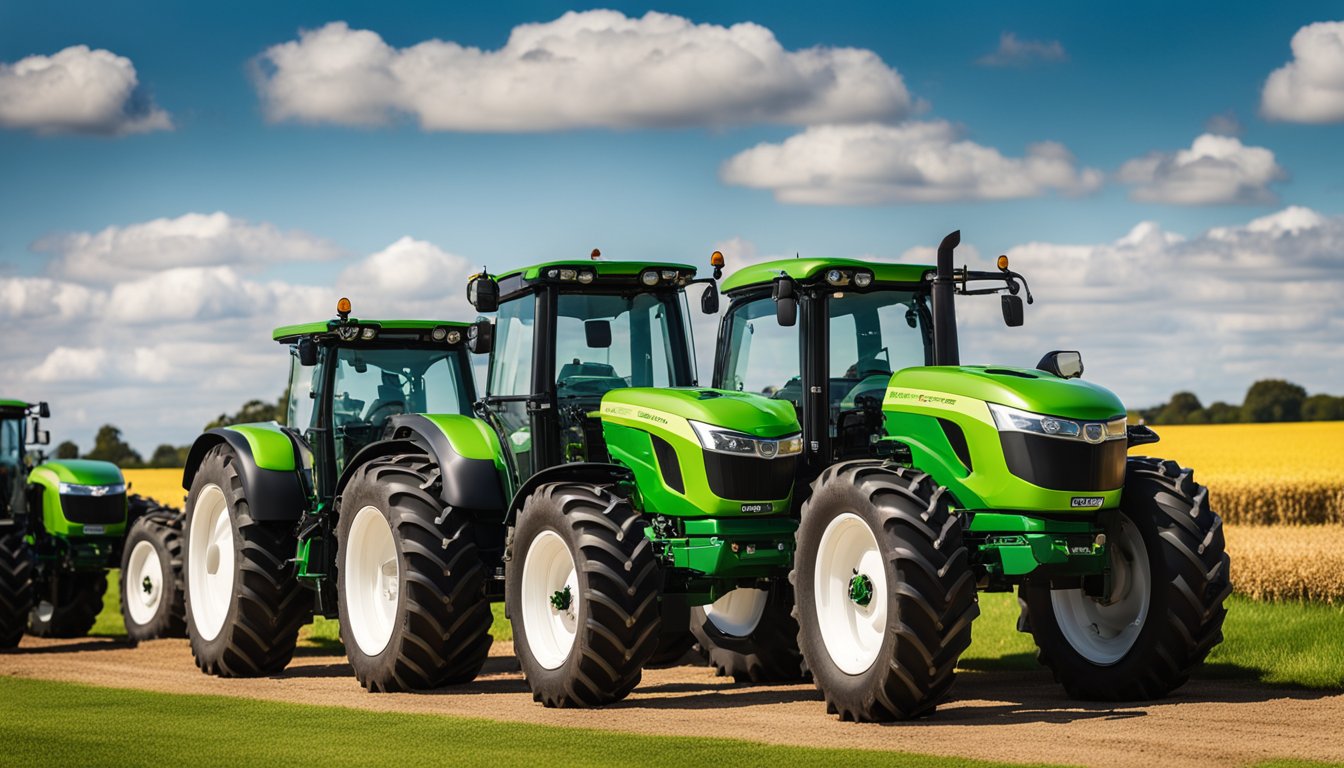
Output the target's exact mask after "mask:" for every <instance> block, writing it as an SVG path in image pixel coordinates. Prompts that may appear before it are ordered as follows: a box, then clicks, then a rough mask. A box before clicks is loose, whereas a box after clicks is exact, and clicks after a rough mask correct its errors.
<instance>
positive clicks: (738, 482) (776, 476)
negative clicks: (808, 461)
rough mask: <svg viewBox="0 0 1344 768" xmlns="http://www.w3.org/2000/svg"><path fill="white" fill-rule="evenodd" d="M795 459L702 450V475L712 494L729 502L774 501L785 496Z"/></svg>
mask: <svg viewBox="0 0 1344 768" xmlns="http://www.w3.org/2000/svg"><path fill="white" fill-rule="evenodd" d="M797 469H798V458H797V457H796V456H792V457H788V458H775V459H761V458H757V457H755V456H731V455H729V454H725V453H714V452H710V451H706V452H705V474H706V475H707V476H708V479H709V490H711V491H713V492H714V495H715V496H718V497H720V498H723V499H731V500H733V501H775V500H777V499H785V498H788V496H789V493H790V491H792V490H793V479H794V475H795V474H796V473H797Z"/></svg>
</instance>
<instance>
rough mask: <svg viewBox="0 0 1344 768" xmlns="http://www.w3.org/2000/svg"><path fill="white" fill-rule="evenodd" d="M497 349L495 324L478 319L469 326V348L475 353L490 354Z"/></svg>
mask: <svg viewBox="0 0 1344 768" xmlns="http://www.w3.org/2000/svg"><path fill="white" fill-rule="evenodd" d="M494 349H495V324H494V323H492V322H490V321H489V320H477V321H476V322H474V323H472V324H471V327H469V328H467V350H468V351H470V352H471V353H472V354H473V355H488V354H490V353H491V352H493V351H494Z"/></svg>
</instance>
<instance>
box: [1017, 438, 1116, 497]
mask: <svg viewBox="0 0 1344 768" xmlns="http://www.w3.org/2000/svg"><path fill="white" fill-rule="evenodd" d="M999 439H1000V440H1001V441H1002V442H1003V457H1004V459H1005V460H1006V461H1007V463H1008V471H1009V472H1012V473H1013V474H1014V475H1017V476H1018V477H1020V478H1022V479H1023V480H1026V481H1027V482H1028V483H1031V484H1032V485H1039V486H1040V487H1042V488H1049V489H1050V490H1052V491H1087V492H1100V491H1113V490H1115V489H1116V488H1119V487H1121V486H1122V485H1124V484H1125V451H1126V449H1127V448H1128V446H1129V444H1128V442H1126V441H1124V440H1107V441H1106V442H1104V443H1098V444H1096V445H1089V444H1087V443H1084V442H1081V441H1079V440H1060V439H1059V438H1055V437H1045V436H1043V435H1029V434H1026V433H1025V432H1000V433H999Z"/></svg>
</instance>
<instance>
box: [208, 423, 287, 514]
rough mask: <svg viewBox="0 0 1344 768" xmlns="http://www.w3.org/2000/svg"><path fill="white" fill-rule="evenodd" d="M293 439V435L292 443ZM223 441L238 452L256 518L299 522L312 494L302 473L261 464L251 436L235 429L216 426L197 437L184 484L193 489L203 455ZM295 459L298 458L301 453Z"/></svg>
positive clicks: (239, 469) (243, 477) (248, 495)
mask: <svg viewBox="0 0 1344 768" xmlns="http://www.w3.org/2000/svg"><path fill="white" fill-rule="evenodd" d="M293 441H294V438H293V437H290V443H291V446H292V444H293ZM220 443H225V444H227V445H228V446H229V447H230V448H232V449H233V452H234V453H236V454H238V458H239V459H240V461H239V462H238V476H239V478H240V479H241V480H242V481H243V494H244V495H246V496H247V501H248V505H249V507H250V508H251V511H252V516H253V517H254V518H256V519H257V520H260V521H262V522H295V521H297V520H298V519H299V518H300V517H302V516H303V513H304V512H305V511H307V509H308V495H307V494H306V493H304V490H303V481H302V480H301V479H300V478H299V473H298V472H297V471H295V472H280V471H277V470H273V469H262V468H261V467H258V466H257V462H256V459H254V458H253V457H252V447H251V446H250V445H248V444H247V438H245V437H243V436H242V435H241V434H239V433H237V432H234V431H233V430H231V429H223V428H220V429H212V430H210V431H209V432H206V433H205V434H203V435H201V436H200V437H198V438H196V443H195V444H194V445H192V446H191V452H190V453H189V454H188V456H187V466H186V467H185V468H184V469H183V470H182V487H183V488H186V489H188V490H190V489H191V481H192V479H194V478H195V477H196V470H197V469H199V468H200V466H201V459H203V458H205V454H206V452H207V451H209V450H210V449H211V448H213V447H215V446H216V445H219V444H220ZM295 461H296V462H297V461H298V456H297V455H296V456H295Z"/></svg>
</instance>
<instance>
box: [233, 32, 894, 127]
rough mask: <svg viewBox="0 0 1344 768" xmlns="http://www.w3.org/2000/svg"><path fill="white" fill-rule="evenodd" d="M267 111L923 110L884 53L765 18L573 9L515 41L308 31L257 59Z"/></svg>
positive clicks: (491, 122)
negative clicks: (785, 32)
mask: <svg viewBox="0 0 1344 768" xmlns="http://www.w3.org/2000/svg"><path fill="white" fill-rule="evenodd" d="M255 64H256V67H255V70H256V74H255V80H256V84H257V89H258V91H259V93H260V95H261V99H262V103H263V106H264V108H265V111H266V115H267V117H269V118H270V119H271V120H274V121H284V120H295V121H300V122H310V123H338V124H344V125H360V126H370V125H382V124H386V123H388V122H390V121H392V120H393V119H395V118H396V117H397V116H401V115H409V116H411V117H413V118H414V119H416V120H417V121H418V122H419V124H420V126H421V127H422V128H423V129H425V130H429V131H478V132H492V131H506V132H526V131H551V130H565V129H574V128H592V127H604V128H637V127H667V126H687V125H732V124H743V123H784V124H813V123H819V122H831V123H845V122H860V121H868V120H891V119H898V118H900V117H902V116H904V115H906V114H909V113H910V112H911V111H912V109H913V108H914V107H915V105H914V104H913V102H912V100H911V97H910V94H909V92H908V91H907V89H906V86H905V82H904V81H903V80H902V78H901V76H900V74H898V73H897V72H896V70H894V69H893V68H891V67H890V66H888V65H887V64H885V63H884V62H883V61H882V59H881V58H880V57H878V56H877V54H875V53H873V52H872V51H870V50H864V49H857V48H833V47H813V48H806V49H801V50H794V51H790V50H786V49H785V48H784V47H783V46H782V45H781V44H780V42H779V40H777V39H776V38H775V35H774V33H773V32H771V31H770V30H769V29H767V28H765V27H762V26H760V25H758V24H752V23H741V24H734V25H732V26H728V27H725V26H719V25H714V24H695V23H693V22H692V21H690V20H689V19H685V18H682V17H680V16H674V15H670V14H665V13H655V12H649V13H647V14H645V15H644V16H642V17H639V18H631V17H627V16H625V15H624V14H622V13H619V12H617V11H610V10H592V11H583V12H569V13H566V14H564V15H563V16H561V17H560V18H558V19H555V20H553V21H548V22H543V23H536V24H523V25H520V26H518V27H515V28H514V29H513V30H512V32H511V34H510V35H509V39H508V41H507V42H506V43H505V44H504V46H503V47H502V48H499V49H496V50H482V49H479V48H474V47H469V46H463V45H460V44H458V43H455V42H451V41H445V40H438V39H431V40H426V41H424V42H421V43H418V44H416V45H412V46H410V47H407V48H396V47H393V46H391V45H388V44H387V43H386V42H385V41H384V40H383V39H382V37H381V36H380V35H379V34H378V33H376V32H373V31H371V30H364V29H351V28H350V26H349V25H348V24H346V23H345V22H339V21H338V22H332V23H329V24H327V25H325V26H323V27H321V28H318V29H313V30H303V31H301V32H300V34H299V38H298V39H297V40H291V41H289V42H285V43H280V44H278V45H274V46H271V47H270V48H268V49H266V50H265V51H264V52H262V53H261V54H260V55H259V56H258V57H257V60H256V62H255Z"/></svg>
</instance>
